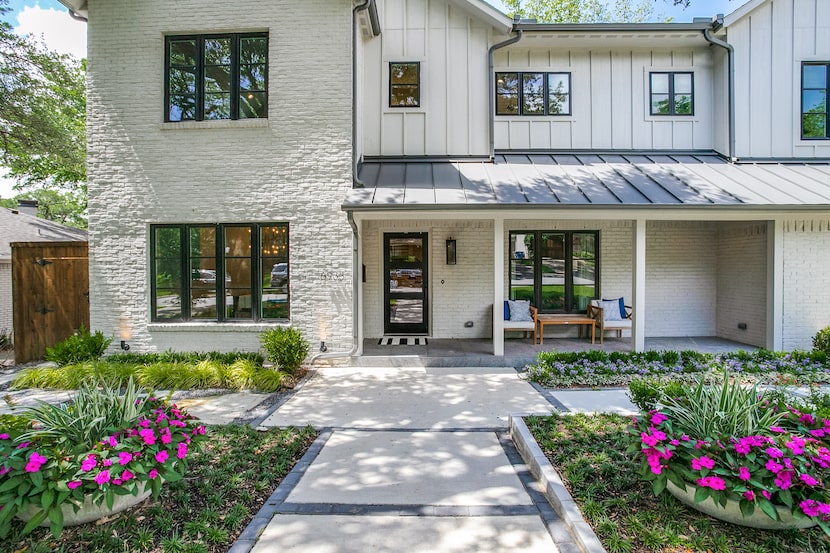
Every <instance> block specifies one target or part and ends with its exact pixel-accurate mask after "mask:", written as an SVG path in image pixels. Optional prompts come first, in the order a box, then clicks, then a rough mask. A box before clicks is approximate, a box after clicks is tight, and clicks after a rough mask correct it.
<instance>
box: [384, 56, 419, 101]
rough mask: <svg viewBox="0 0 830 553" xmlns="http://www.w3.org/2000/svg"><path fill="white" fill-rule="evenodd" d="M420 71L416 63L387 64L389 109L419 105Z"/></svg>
mask: <svg viewBox="0 0 830 553" xmlns="http://www.w3.org/2000/svg"><path fill="white" fill-rule="evenodd" d="M420 71H421V64H420V63H417V62H406V63H400V62H390V63H389V107H419V106H420V105H421V82H420V79H421V75H420Z"/></svg>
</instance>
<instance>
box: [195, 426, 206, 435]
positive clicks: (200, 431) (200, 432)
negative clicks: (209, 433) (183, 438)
mask: <svg viewBox="0 0 830 553" xmlns="http://www.w3.org/2000/svg"><path fill="white" fill-rule="evenodd" d="M193 434H198V435H200V436H204V435H205V427H204V426H202V425H201V424H200V425H199V426H197V427H196V428H195V429H193Z"/></svg>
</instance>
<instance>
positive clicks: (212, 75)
mask: <svg viewBox="0 0 830 553" xmlns="http://www.w3.org/2000/svg"><path fill="white" fill-rule="evenodd" d="M164 59H165V94H164V104H165V111H164V120H165V121H202V120H207V119H248V118H259V117H267V116H268V35H267V34H266V33H245V34H222V35H188V36H168V37H167V38H166V40H165V55H164Z"/></svg>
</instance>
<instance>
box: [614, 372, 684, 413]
mask: <svg viewBox="0 0 830 553" xmlns="http://www.w3.org/2000/svg"><path fill="white" fill-rule="evenodd" d="M686 389H687V384H685V383H684V382H682V381H680V380H675V379H672V378H635V379H633V380H632V381H631V383H630V384H629V385H628V397H629V399H631V403H633V404H634V405H636V406H637V408H638V409H639V410H640V411H652V410H654V409H657V408H658V404H659V403H660V398H661V397H663V396H667V397H670V398H681V397H683V396H685V395H686Z"/></svg>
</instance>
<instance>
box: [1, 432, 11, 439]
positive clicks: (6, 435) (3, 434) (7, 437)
mask: <svg viewBox="0 0 830 553" xmlns="http://www.w3.org/2000/svg"><path fill="white" fill-rule="evenodd" d="M8 439H9V435H8V434H6V433H5V432H3V433H2V434H0V440H8Z"/></svg>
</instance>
